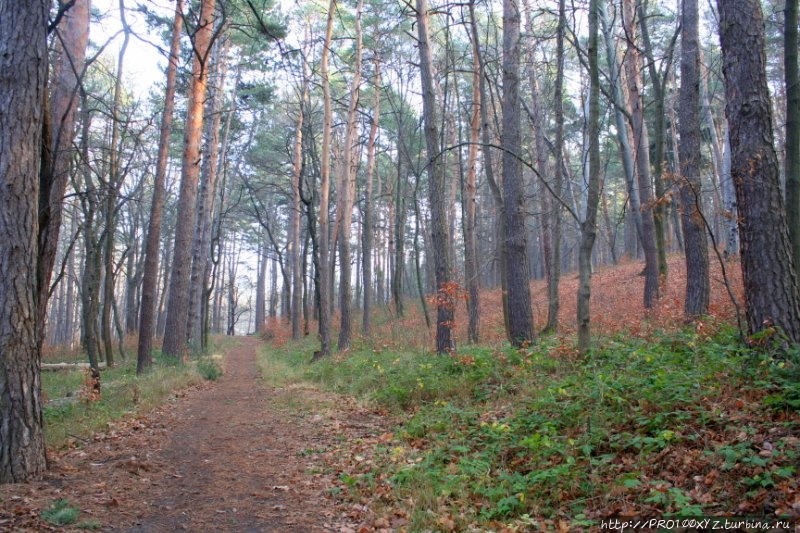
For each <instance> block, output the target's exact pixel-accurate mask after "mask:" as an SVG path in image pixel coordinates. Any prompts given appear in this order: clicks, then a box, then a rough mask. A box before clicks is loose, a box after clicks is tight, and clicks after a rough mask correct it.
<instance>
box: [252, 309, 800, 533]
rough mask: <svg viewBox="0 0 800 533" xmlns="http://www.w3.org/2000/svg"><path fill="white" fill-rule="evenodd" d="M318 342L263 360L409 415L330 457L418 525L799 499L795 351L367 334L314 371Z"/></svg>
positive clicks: (755, 505)
mask: <svg viewBox="0 0 800 533" xmlns="http://www.w3.org/2000/svg"><path fill="white" fill-rule="evenodd" d="M314 348H315V345H314V344H313V343H312V340H310V339H308V338H307V339H306V340H303V341H300V342H299V343H286V344H284V345H283V346H282V347H280V348H271V349H269V350H267V351H266V352H265V354H264V357H262V359H261V365H262V370H263V371H264V373H265V376H267V377H268V379H270V380H273V381H276V382H281V381H283V382H285V381H287V380H288V381H301V380H309V381H313V382H316V383H317V384H319V386H321V387H323V388H327V389H329V390H332V391H336V392H340V393H344V394H348V395H352V396H355V397H357V398H361V399H362V400H363V401H366V402H370V403H372V404H374V405H375V406H376V407H378V408H380V409H384V410H386V411H387V412H392V413H394V414H397V415H399V417H400V420H401V423H400V424H399V425H398V427H397V428H396V430H395V431H394V432H393V433H392V434H389V435H384V436H381V437H380V438H376V439H373V441H372V442H371V448H370V450H371V451H370V453H371V457H370V458H369V459H368V460H364V459H363V457H362V458H361V460H360V461H354V460H352V459H349V458H348V457H342V458H341V460H340V464H338V465H336V466H335V467H332V468H335V470H336V471H338V472H340V474H339V476H338V479H339V481H340V483H339V485H340V486H339V487H337V488H336V490H335V492H336V493H338V494H340V495H341V496H342V497H348V498H352V499H353V500H354V501H361V502H363V501H370V502H371V504H372V507H373V508H374V509H376V510H377V511H376V512H377V513H379V514H380V513H385V515H386V516H389V517H392V516H395V517H396V516H407V517H408V521H409V523H408V527H409V530H410V531H429V530H430V531H461V530H469V529H470V528H473V529H474V528H478V529H479V530H487V529H488V530H498V531H499V530H504V528H505V530H510V531H515V530H519V531H523V530H530V529H533V528H536V527H538V528H541V529H550V528H553V529H559V530H565V529H564V528H567V529H569V528H572V529H574V530H583V529H589V528H592V527H594V526H597V525H598V524H599V521H600V520H601V519H602V518H605V517H610V516H620V515H639V516H652V515H678V516H679V515H691V516H697V515H716V514H731V515H754V514H755V515H762V514H766V515H787V514H791V513H796V512H797V511H798V510H797V509H796V508H793V505H794V506H795V507H796V505H797V503H796V502H797V501H800V500H799V499H798V498H799V497H800V496H799V495H800V483H799V482H798V478H797V472H796V468H797V466H796V465H797V464H798V459H800V449H799V447H798V445H799V443H800V438H799V437H800V426H798V416H797V413H796V411H795V410H796V409H797V408H798V406H799V405H798V404H799V403H800V387H798V385H797V383H798V379H797V377H798V375H799V374H798V356H797V354H796V353H791V354H782V355H781V357H780V358H776V357H774V355H767V354H764V353H763V352H759V351H754V350H750V349H748V348H746V347H744V346H743V345H742V343H741V341H740V340H739V338H738V337H737V335H736V334H735V332H733V331H731V330H729V329H727V328H725V327H723V326H714V327H709V326H708V325H701V327H698V328H692V329H688V330H684V331H681V332H677V333H674V332H672V333H661V334H653V335H651V336H650V337H648V338H647V339H641V338H637V337H633V336H626V335H618V336H614V337H608V338H605V339H603V340H601V341H599V343H598V347H597V348H596V349H595V350H594V351H593V352H592V353H591V354H590V355H588V356H587V357H585V358H579V357H577V356H576V355H575V354H574V352H573V351H572V349H571V346H570V345H568V344H566V343H565V342H564V341H563V340H562V339H559V338H557V337H545V338H543V339H540V340H539V342H538V343H537V344H535V345H533V346H531V347H528V348H526V349H522V350H515V349H512V348H510V347H502V348H491V347H480V346H477V347H467V348H463V349H459V350H458V352H457V353H454V354H451V355H446V356H436V355H431V354H429V353H424V352H413V351H397V350H395V349H383V348H381V347H380V345H379V344H378V346H377V347H376V348H374V349H371V348H370V347H369V346H368V345H367V344H364V345H362V346H360V347H358V348H357V349H354V350H353V351H351V352H349V353H347V354H345V355H341V356H338V355H337V356H333V357H331V358H328V359H326V360H323V361H320V362H319V363H315V364H313V365H310V364H309V360H310V358H311V354H312V352H313V349H314ZM361 455H363V453H362V454H361Z"/></svg>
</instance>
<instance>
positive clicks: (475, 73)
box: [462, 53, 481, 344]
mask: <svg viewBox="0 0 800 533" xmlns="http://www.w3.org/2000/svg"><path fill="white" fill-rule="evenodd" d="M480 83H481V65H480V62H479V61H478V58H477V56H476V55H475V54H474V53H473V54H472V108H471V111H470V113H471V114H470V121H469V151H468V152H467V180H466V184H465V186H464V190H463V191H462V195H463V199H462V202H463V203H464V204H465V205H464V278H465V281H466V285H467V294H468V298H467V315H468V317H469V321H468V324H467V340H468V341H469V342H471V343H474V344H477V343H478V342H479V341H480V328H481V302H480V265H479V264H478V236H477V226H476V222H477V218H476V206H477V199H476V193H477V182H478V144H479V143H480V140H481V138H480V135H481V89H480Z"/></svg>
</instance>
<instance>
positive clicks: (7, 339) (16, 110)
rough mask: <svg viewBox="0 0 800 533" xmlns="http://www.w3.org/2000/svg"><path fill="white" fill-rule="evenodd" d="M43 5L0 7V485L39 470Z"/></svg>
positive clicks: (46, 5) (41, 440)
mask: <svg viewBox="0 0 800 533" xmlns="http://www.w3.org/2000/svg"><path fill="white" fill-rule="evenodd" d="M49 7H50V2H42V1H30V2H23V3H18V2H7V1H2V2H0V49H2V50H3V53H1V54H0V117H3V118H2V120H0V354H2V362H0V483H11V482H23V481H27V480H29V479H31V478H33V477H35V476H37V475H39V474H40V473H41V472H42V471H43V470H44V469H45V468H46V460H45V447H44V434H43V431H42V402H41V381H40V368H39V365H40V353H39V349H38V347H39V338H40V334H39V332H38V330H37V328H38V327H41V326H40V325H38V324H37V316H38V310H37V301H38V300H37V288H38V287H37V274H36V265H37V264H38V261H37V235H38V231H39V222H38V217H37V213H38V203H37V202H38V194H39V171H40V168H41V144H42V122H43V120H44V109H43V106H42V104H43V99H44V91H45V80H46V75H47V14H48V10H49Z"/></svg>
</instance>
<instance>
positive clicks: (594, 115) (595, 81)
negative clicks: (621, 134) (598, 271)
mask: <svg viewBox="0 0 800 533" xmlns="http://www.w3.org/2000/svg"><path fill="white" fill-rule="evenodd" d="M601 3H602V0H590V2H589V46H588V50H587V55H588V56H589V57H588V59H589V84H590V85H589V132H588V139H587V141H588V142H589V181H588V191H587V198H586V217H585V218H584V219H583V222H581V241H580V247H579V253H578V277H579V282H578V296H577V309H578V311H577V320H578V351H579V352H580V353H581V354H586V353H587V352H588V351H589V348H590V346H591V328H590V326H591V316H590V313H589V300H590V297H591V292H592V290H591V289H592V248H593V247H594V241H595V237H596V236H597V205H598V203H599V199H600V69H599V67H598V62H597V33H598V31H597V18H598V11H599V9H600V8H599V6H600V5H601Z"/></svg>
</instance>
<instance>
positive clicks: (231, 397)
mask: <svg viewBox="0 0 800 533" xmlns="http://www.w3.org/2000/svg"><path fill="white" fill-rule="evenodd" d="M258 345H259V341H258V340H257V339H254V338H241V339H240V341H239V346H237V347H235V348H232V349H231V350H229V351H228V353H227V355H226V358H225V363H224V366H225V374H224V376H223V377H222V378H221V379H219V380H218V381H217V382H215V383H213V384H211V385H205V386H202V387H199V388H197V389H193V390H190V391H188V392H187V393H186V394H185V395H184V396H183V397H181V398H178V399H176V400H175V401H173V402H172V403H171V404H169V405H166V406H163V407H161V408H159V409H156V410H155V411H153V412H151V413H150V414H148V415H146V416H144V417H142V418H139V419H137V420H135V421H132V422H129V423H128V424H126V425H124V427H123V426H121V427H120V429H119V431H110V432H109V433H108V434H105V435H101V436H98V437H97V438H96V439H95V441H93V442H90V443H87V444H86V445H84V446H82V447H81V448H80V449H77V450H73V451H71V452H68V453H66V454H64V455H62V456H60V457H58V458H56V460H55V461H54V462H53V464H52V466H51V470H50V471H49V472H48V474H47V475H46V477H45V478H44V479H43V480H42V481H40V482H37V483H30V484H26V485H17V486H9V487H3V488H2V489H0V499H1V501H0V531H1V530H4V527H7V526H11V528H10V529H11V530H14V531H18V530H20V529H24V528H26V527H27V528H29V529H30V530H37V531H39V530H41V529H42V528H46V527H47V526H46V524H44V523H42V522H40V521H38V519H37V518H36V515H37V514H38V512H37V509H38V510H41V509H43V508H46V507H47V506H48V505H50V504H51V503H52V502H53V501H54V500H56V499H58V498H67V499H68V500H69V501H70V502H71V503H72V504H75V505H79V506H80V508H81V510H82V513H81V519H94V520H98V521H99V522H100V523H101V524H102V528H103V530H105V531H111V530H113V531H127V532H154V533H162V532H168V531H198V532H200V531H232V532H233V531H235V532H251V531H252V532H258V531H267V532H268V531H280V532H293V531H297V532H312V533H313V532H322V531H342V532H347V531H355V530H358V529H359V522H362V520H363V518H364V516H363V515H362V516H359V513H354V512H353V511H352V509H348V508H346V507H341V506H339V504H337V502H335V501H334V500H333V499H331V498H330V497H329V496H328V491H329V489H330V487H331V486H332V485H331V480H332V479H333V477H335V475H336V473H335V472H332V471H330V468H329V467H328V466H327V465H326V464H325V456H326V455H327V454H326V452H330V451H331V450H333V449H335V448H342V447H344V446H346V443H347V441H349V440H351V439H359V438H362V437H368V436H371V435H375V434H376V433H378V432H380V431H384V430H385V429H386V428H385V422H384V421H382V420H381V419H380V418H379V417H378V416H376V415H374V414H372V413H369V412H367V411H365V410H363V409H360V408H358V407H357V406H356V405H354V404H353V403H351V402H347V401H344V400H343V399H341V398H334V397H332V396H330V395H326V394H323V393H321V392H319V391H317V390H316V389H312V388H307V389H288V390H287V389H276V388H268V387H266V386H265V385H264V382H263V381H262V379H261V376H260V375H259V371H258V369H257V367H256V363H255V355H256V348H257V346H258ZM26 520H27V522H26ZM362 523H363V522H362ZM60 531H63V529H60Z"/></svg>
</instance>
